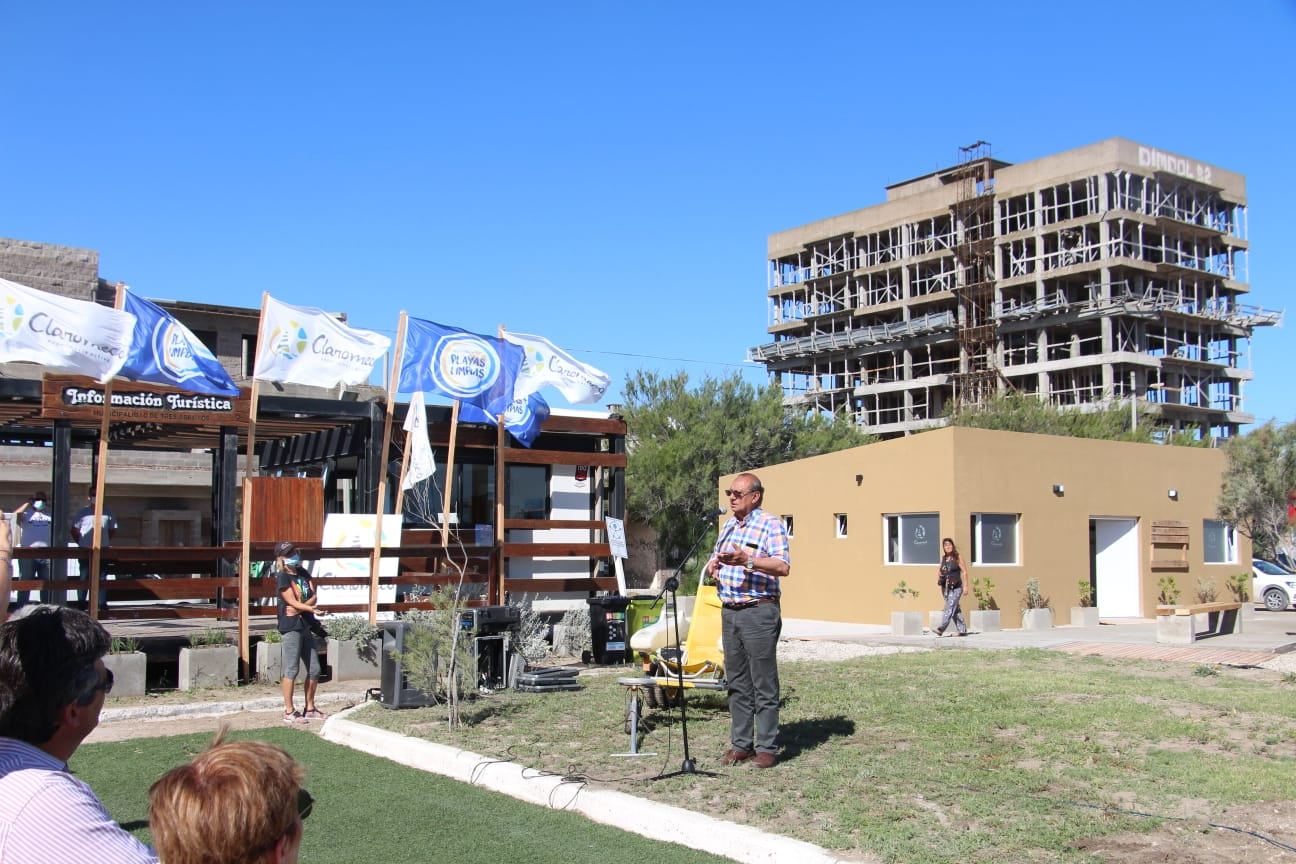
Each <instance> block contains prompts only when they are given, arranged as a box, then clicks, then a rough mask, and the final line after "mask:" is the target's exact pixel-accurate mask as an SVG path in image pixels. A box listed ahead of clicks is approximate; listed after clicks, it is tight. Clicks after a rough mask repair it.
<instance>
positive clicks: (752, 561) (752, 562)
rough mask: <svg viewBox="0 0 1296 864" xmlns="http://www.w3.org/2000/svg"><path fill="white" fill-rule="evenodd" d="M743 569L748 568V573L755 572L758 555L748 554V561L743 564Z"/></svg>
mask: <svg viewBox="0 0 1296 864" xmlns="http://www.w3.org/2000/svg"><path fill="white" fill-rule="evenodd" d="M743 569H744V570H746V571H747V572H748V573H754V572H755V571H756V556H755V555H748V556H747V563H746V564H745V565H744V566H743Z"/></svg>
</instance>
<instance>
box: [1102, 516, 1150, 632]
mask: <svg viewBox="0 0 1296 864" xmlns="http://www.w3.org/2000/svg"><path fill="white" fill-rule="evenodd" d="M1089 523H1090V525H1091V526H1092V528H1093V559H1094V583H1095V588H1096V591H1095V593H1096V594H1097V600H1098V603H1097V605H1098V615H1099V616H1100V617H1102V618H1138V617H1139V616H1141V615H1142V614H1143V608H1142V604H1141V603H1140V602H1139V593H1140V592H1139V556H1138V520H1137V519H1106V518H1103V519H1090V520H1089Z"/></svg>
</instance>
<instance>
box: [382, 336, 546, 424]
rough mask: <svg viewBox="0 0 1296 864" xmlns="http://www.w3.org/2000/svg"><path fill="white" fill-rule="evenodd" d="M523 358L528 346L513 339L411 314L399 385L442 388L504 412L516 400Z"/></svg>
mask: <svg viewBox="0 0 1296 864" xmlns="http://www.w3.org/2000/svg"><path fill="white" fill-rule="evenodd" d="M522 360H523V353H522V349H521V348H519V347H518V346H516V345H514V344H513V343H511V342H507V341H505V340H503V339H495V338H492V337H490V336H479V335H477V334H476V333H469V332H468V331H467V330H460V329H459V328H458V327H447V326H445V325H443V324H436V323H433V322H432V321H424V320H422V319H419V318H410V319H408V321H407V323H406V327H405V357H404V359H403V360H402V361H401V370H400V380H399V384H398V385H397V388H396V389H397V390H398V391H400V392H402V393H413V392H415V391H418V392H421V393H439V394H441V395H442V396H447V397H449V398H451V399H458V400H459V401H460V402H466V403H468V404H471V405H476V406H477V407H478V408H480V409H482V410H483V411H485V412H486V413H487V414H503V413H504V412H505V411H507V410H508V408H509V406H510V405H512V404H513V386H514V384H515V383H516V382H517V377H518V373H519V372H520V371H521V369H522ZM460 410H462V406H461V407H460ZM492 422H493V421H492Z"/></svg>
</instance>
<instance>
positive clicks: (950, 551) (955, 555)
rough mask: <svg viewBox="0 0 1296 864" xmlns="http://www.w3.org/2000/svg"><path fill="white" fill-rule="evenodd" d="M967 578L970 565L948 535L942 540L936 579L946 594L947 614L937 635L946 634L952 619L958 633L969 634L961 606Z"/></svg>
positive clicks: (942, 591)
mask: <svg viewBox="0 0 1296 864" xmlns="http://www.w3.org/2000/svg"><path fill="white" fill-rule="evenodd" d="M967 579H968V567H967V563H966V562H965V561H964V560H963V553H961V552H959V551H958V547H957V546H955V545H954V540H953V539H952V538H950V537H946V538H945V539H944V540H942V541H941V560H940V576H939V578H937V580H936V584H937V585H939V586H940V589H941V593H942V594H944V595H945V614H943V615H942V616H941V624H940V626H939V627H937V628H936V635H937V636H943V635H944V634H945V628H946V627H948V626H949V625H950V621H953V622H954V627H955V628H956V629H957V631H958V635H960V636H966V635H967V623H966V622H965V621H964V620H963V610H962V608H960V606H959V601H960V600H961V599H962V597H963V591H964V590H965V589H966V588H967Z"/></svg>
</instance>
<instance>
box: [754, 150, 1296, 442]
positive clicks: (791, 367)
mask: <svg viewBox="0 0 1296 864" xmlns="http://www.w3.org/2000/svg"><path fill="white" fill-rule="evenodd" d="M1246 228H1247V225H1246V180H1245V178H1244V177H1243V176H1242V175H1240V174H1236V173H1234V172H1232V171H1227V170H1224V169H1222V168H1218V167H1215V166H1213V165H1208V164H1206V163H1203V162H1198V161H1196V160H1194V159H1189V158H1187V157H1183V156H1179V155H1176V154H1173V153H1169V152H1165V151H1162V150H1158V149H1156V148H1154V147H1148V146H1144V145H1141V144H1136V143H1135V142H1133V141H1127V140H1125V139H1121V138H1111V139H1108V140H1106V141H1102V142H1099V143H1097V144H1093V145H1090V146H1088V147H1082V148H1080V149H1077V150H1070V151H1067V152H1065V153H1059V154H1057V155H1054V156H1047V157H1045V158H1042V159H1036V160H1034V161H1031V162H1025V163H1022V164H1019V165H1012V164H1009V163H1007V162H1002V161H998V160H995V159H993V158H992V157H991V154H990V146H989V145H988V144H986V143H985V142H978V143H977V144H975V145H972V146H970V147H965V148H962V149H961V150H960V152H959V159H958V162H957V164H956V165H954V166H953V167H951V168H948V169H945V170H941V171H936V172H934V173H932V174H927V175H925V176H922V177H918V178H915V179H913V180H908V181H905V182H903V183H898V184H895V185H893V186H888V187H887V200H886V201H885V202H884V203H882V204H878V205H875V206H872V207H866V208H864V209H862V210H857V211H855V212H852V213H846V214H843V215H840V216H834V217H831V218H829V219H824V220H821V221H818V222H814V223H812V224H809V225H804V226H802V227H799V228H793V229H791V230H788V231H783V232H780V233H778V234H774V235H772V236H771V237H770V238H769V290H768V297H769V300H768V302H769V334H770V336H771V337H772V339H773V341H772V342H768V343H766V344H764V345H760V346H758V347H756V348H752V349H751V350H750V352H749V359H751V360H754V361H757V362H760V363H763V364H765V366H766V367H767V368H768V369H769V371H770V373H771V375H773V376H775V378H776V379H777V380H778V382H779V383H780V384H781V385H782V387H783V391H784V395H785V402H786V404H788V405H789V406H794V407H804V408H805V409H807V410H822V411H833V412H841V411H846V412H849V413H850V414H851V416H853V417H854V418H855V419H856V422H858V423H859V424H860V425H861V426H864V427H865V428H867V429H868V430H869V431H870V432H873V433H875V434H877V435H880V436H884V437H893V436H896V435H902V434H908V433H911V432H914V431H918V430H921V429H924V428H928V427H931V426H938V425H941V424H943V423H944V422H945V419H944V418H945V417H946V415H947V414H948V413H949V412H950V411H951V410H952V409H953V408H955V407H956V406H959V405H968V404H976V403H980V402H981V401H983V400H984V399H985V398H986V397H988V396H990V395H993V394H995V393H999V392H1004V391H1010V390H1011V391H1016V392H1019V393H1028V394H1035V395H1038V396H1039V397H1040V398H1045V399H1048V400H1049V401H1050V402H1052V403H1053V404H1055V405H1064V406H1085V405H1101V404H1112V403H1114V402H1120V401H1124V402H1129V401H1130V400H1132V399H1133V400H1137V403H1136V405H1137V407H1138V408H1139V409H1143V408H1145V407H1146V408H1147V409H1149V410H1151V411H1152V412H1153V413H1155V414H1157V415H1159V417H1160V421H1161V422H1163V423H1165V424H1166V425H1167V426H1170V427H1173V428H1175V429H1196V430H1199V431H1200V434H1210V435H1213V436H1217V437H1224V436H1230V435H1234V434H1236V433H1237V432H1238V429H1239V427H1240V426H1242V425H1243V424H1246V423H1251V422H1253V420H1254V418H1253V417H1252V416H1251V415H1249V414H1247V413H1245V412H1244V410H1243V404H1242V397H1243V383H1244V382H1246V381H1248V380H1250V378H1251V377H1252V372H1251V370H1250V369H1249V368H1247V367H1249V365H1250V364H1249V356H1248V354H1249V340H1250V338H1251V335H1252V332H1253V330H1254V329H1255V328H1256V327H1259V326H1264V325H1271V324H1277V323H1279V321H1280V320H1281V314H1280V313H1277V312H1270V311H1266V310H1263V309H1259V308H1257V307H1254V306H1249V305H1245V304H1243V303H1242V302H1240V301H1241V300H1242V299H1244V297H1245V295H1246V294H1247V292H1248V291H1249V286H1248V285H1247V280H1248V276H1247V251H1248V243H1247V239H1246Z"/></svg>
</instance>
